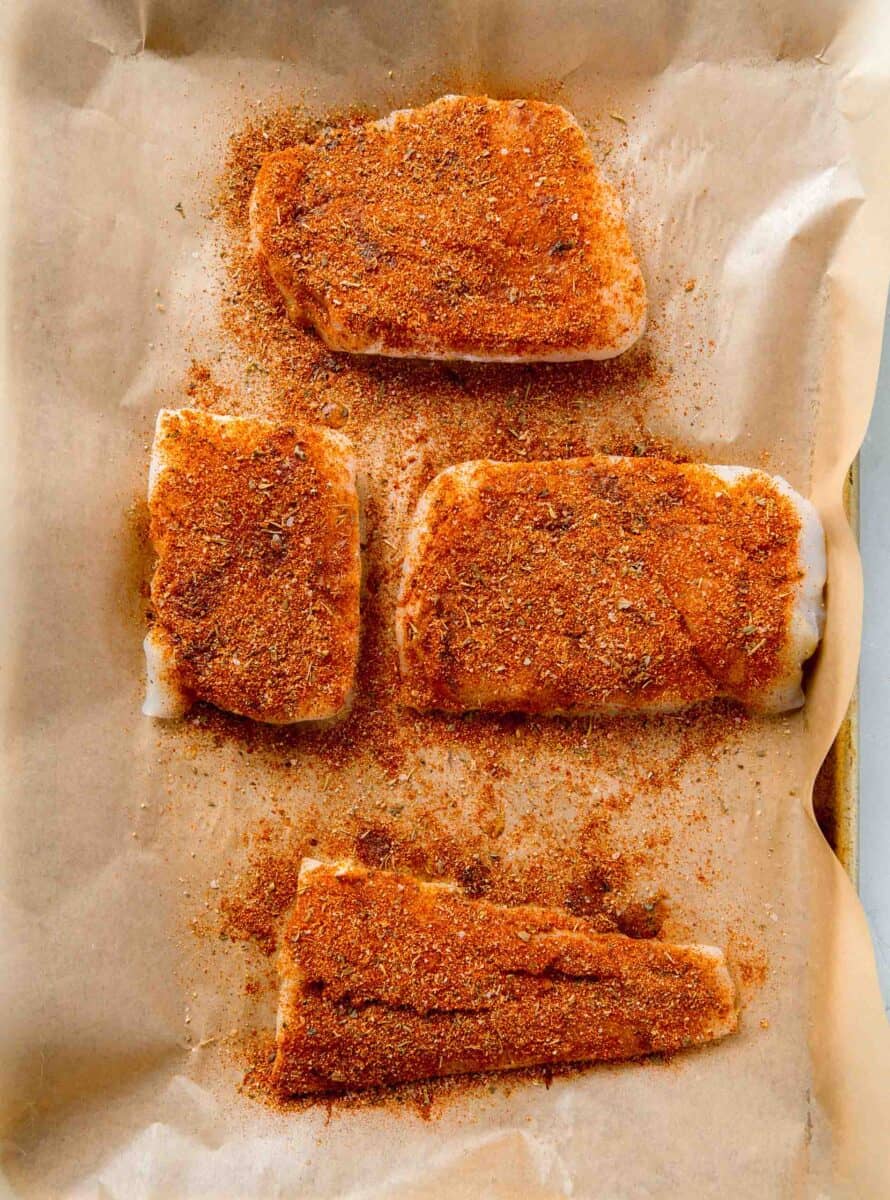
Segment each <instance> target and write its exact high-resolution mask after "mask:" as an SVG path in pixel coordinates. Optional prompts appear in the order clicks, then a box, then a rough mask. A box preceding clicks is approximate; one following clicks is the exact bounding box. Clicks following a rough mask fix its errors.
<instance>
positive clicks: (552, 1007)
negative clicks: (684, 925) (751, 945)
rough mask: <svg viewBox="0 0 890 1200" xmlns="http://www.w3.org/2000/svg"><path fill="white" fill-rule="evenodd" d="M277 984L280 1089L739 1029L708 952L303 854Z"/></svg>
mask: <svg viewBox="0 0 890 1200" xmlns="http://www.w3.org/2000/svg"><path fill="white" fill-rule="evenodd" d="M279 975H280V981H281V992H280V999H279V1007H278V1018H277V1043H278V1044H277V1053H276V1057H275V1062H274V1064H273V1068H272V1075H271V1079H272V1084H273V1086H274V1087H275V1088H277V1089H278V1090H279V1091H281V1092H283V1093H284V1094H288V1093H305V1092H314V1091H322V1092H330V1091H335V1092H336V1091H341V1092H342V1091H345V1090H346V1089H348V1088H368V1087H375V1086H376V1087H379V1086H381V1085H386V1084H392V1083H403V1082H405V1081H409V1080H415V1079H428V1078H431V1077H433V1078H434V1077H439V1076H442V1075H454V1074H462V1073H467V1072H478V1071H480V1070H482V1071H485V1070H509V1069H511V1068H516V1067H523V1066H528V1065H529V1064H535V1065H540V1064H544V1065H546V1066H549V1067H553V1066H555V1065H556V1064H558V1063H561V1062H569V1063H579V1062H584V1061H585V1060H587V1061H610V1060H613V1059H623V1058H640V1057H641V1056H643V1055H646V1054H653V1053H658V1052H671V1051H677V1050H684V1049H688V1048H689V1047H690V1046H694V1045H698V1044H700V1043H702V1042H708V1041H711V1040H712V1039H715V1038H720V1037H725V1036H726V1035H727V1034H729V1033H732V1032H733V1030H734V1029H735V1028H736V1022H737V1006H736V997H735V987H734V985H733V983H732V980H731V978H730V975H729V972H728V971H727V969H726V964H725V961H724V959H723V955H722V953H721V952H720V951H719V950H717V949H716V948H715V947H713V946H689V945H685V946H678V945H675V944H673V943H670V942H661V941H658V940H657V939H654V938H649V939H643V940H641V939H635V938H630V937H626V936H625V935H623V934H616V933H611V934H602V933H598V932H596V931H595V930H594V929H593V928H592V927H591V925H590V924H588V922H587V921H585V920H584V919H583V918H581V917H573V916H571V914H569V913H567V912H564V911H560V910H559V909H553V908H542V907H540V906H538V905H531V904H528V905H519V906H514V907H506V906H503V905H495V904H491V903H489V902H487V901H485V900H483V899H480V898H471V897H469V896H467V895H465V894H463V893H462V892H461V890H460V889H459V888H457V887H455V886H454V885H453V884H448V883H429V882H425V881H423V880H418V879H415V878H414V877H413V876H410V875H398V874H395V873H393V872H390V871H381V870H379V869H373V868H372V869H369V868H367V867H365V866H363V865H362V864H360V863H356V862H340V863H323V862H319V861H318V860H313V859H304V860H303V863H302V864H301V867H300V875H299V887H298V892H297V898H296V900H295V902H294V906H293V909H292V911H291V914H290V916H289V917H288V921H287V926H286V928H285V930H284V933H283V935H282V951H281V959H280V963H279Z"/></svg>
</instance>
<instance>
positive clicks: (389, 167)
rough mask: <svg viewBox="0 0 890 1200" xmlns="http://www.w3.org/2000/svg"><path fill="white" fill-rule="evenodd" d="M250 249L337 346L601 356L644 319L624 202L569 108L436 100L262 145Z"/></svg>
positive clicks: (481, 355) (491, 355) (625, 342)
mask: <svg viewBox="0 0 890 1200" xmlns="http://www.w3.org/2000/svg"><path fill="white" fill-rule="evenodd" d="M250 221H251V232H252V237H253V241H254V245H255V247H256V249H257V251H258V252H259V254H260V256H261V257H262V259H263V260H264V261H265V263H266V265H267V267H268V269H269V272H270V273H271V275H272V278H273V279H274V281H275V283H276V284H277V286H278V288H279V290H280V291H281V293H282V295H283V296H284V298H285V300H286V302H287V306H288V311H289V313H290V316H291V318H292V319H293V320H294V321H297V322H301V323H305V324H308V325H311V326H314V328H315V329H316V330H317V331H318V333H319V334H320V335H321V337H322V338H323V339H324V341H325V342H326V343H327V344H328V346H330V347H331V349H334V350H346V351H350V352H352V353H356V354H384V355H393V356H400V357H411V358H444V359H477V360H481V361H501V362H540V361H551V362H553V361H555V362H564V361H571V360H575V359H603V358H612V357H613V356H615V355H617V354H621V353H622V352H623V351H624V350H627V349H628V347H629V346H631V345H632V344H633V343H634V342H635V341H636V340H637V338H639V337H640V335H641V334H642V333H643V331H644V329H645V325H646V311H647V302H646V288H645V284H644V282H643V275H642V272H641V270H640V265H639V263H638V261H637V258H636V255H635V254H634V250H633V247H632V245H631V242H630V237H629V235H628V231H627V227H626V225H625V221H624V216H623V213H622V208H621V204H620V202H619V200H618V197H617V195H616V194H615V192H614V190H613V189H612V188H611V187H610V185H609V184H608V183H606V181H605V180H604V179H603V178H602V177H601V176H600V174H599V171H598V170H597V167H596V164H595V163H594V160H593V156H592V154H591V152H590V148H589V147H588V145H587V141H586V139H585V137H584V133H583V131H582V130H581V128H580V126H579V125H578V123H577V121H576V120H575V118H574V117H573V116H572V115H571V114H570V113H568V112H567V111H566V110H565V109H564V108H560V107H559V106H557V105H554V104H544V103H542V102H540V101H537V100H510V101H507V100H490V99H488V98H487V97H484V96H483V97H478V96H472V97H471V96H444V97H442V98H441V99H439V100H436V101H435V102H434V103H432V104H428V105H426V106H425V107H423V108H416V109H405V110H402V111H399V112H395V113H392V114H391V115H390V116H389V117H387V118H385V119H384V120H381V121H372V122H370V123H367V124H364V125H353V126H348V127H345V128H341V129H331V130H328V131H327V132H326V133H325V134H324V135H323V136H322V137H321V138H320V139H319V140H318V141H317V142H315V143H313V144H311V145H299V146H294V147H293V148H291V149H288V150H284V151H279V152H276V153H273V154H270V155H268V156H267V157H266V159H265V160H264V162H263V164H262V166H261V169H260V171H259V174H258V176H257V179H256V184H255V186H254V190H253V195H252V199H251V206H250Z"/></svg>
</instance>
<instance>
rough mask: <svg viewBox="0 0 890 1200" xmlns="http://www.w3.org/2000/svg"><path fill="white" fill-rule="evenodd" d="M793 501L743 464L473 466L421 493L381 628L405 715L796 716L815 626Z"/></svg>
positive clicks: (814, 594) (808, 518) (817, 568)
mask: <svg viewBox="0 0 890 1200" xmlns="http://www.w3.org/2000/svg"><path fill="white" fill-rule="evenodd" d="M824 584H825V544H824V535H823V532H822V526H821V523H820V521H819V517H818V515H817V514H816V511H815V509H814V508H813V506H812V504H810V503H809V501H807V500H805V499H804V498H803V497H801V496H799V495H798V494H797V493H796V492H794V491H793V490H792V489H791V488H790V487H789V486H788V484H787V483H785V481H784V480H782V479H780V478H777V477H774V476H769V475H766V474H764V473H763V472H762V471H756V470H751V469H748V468H744V467H710V466H704V465H699V464H675V463H671V462H666V461H663V460H659V459H651V458H616V457H610V456H600V457H591V458H577V459H563V460H558V461H553V462H531V463H529V462H514V463H504V462H492V461H488V460H481V461H476V462H467V463H462V464H460V465H459V466H455V467H450V468H448V469H447V470H445V471H443V472H442V473H441V474H440V475H438V476H437V477H436V478H435V479H434V480H433V481H432V482H431V483H430V485H429V487H428V488H427V490H426V492H425V493H424V495H423V496H422V498H421V500H420V503H419V505H418V507H417V510H416V513H415V516H414V519H413V523H412V526H411V528H410V531H409V535H408V541H407V545H406V551H405V560H404V571H403V578H402V584H401V591H400V596H399V602H398V608H397V614H396V638H397V643H398V649H399V658H400V666H401V672H402V677H403V685H404V692H405V699H406V701H407V703H408V704H409V705H411V706H412V707H414V708H417V709H421V710H424V709H440V710H445V711H450V712H461V711H465V710H471V709H487V710H490V711H497V712H509V711H514V712H525V713H534V714H565V715H588V714H590V715H595V714H600V713H603V714H608V713H614V712H618V711H634V712H670V711H676V710H678V709H681V708H683V707H685V706H687V705H691V704H694V703H697V702H699V701H704V700H711V699H714V698H718V697H723V698H730V699H734V700H737V701H740V702H741V703H743V704H745V705H746V706H748V707H749V708H751V709H752V710H756V711H762V712H780V711H783V710H786V709H792V708H796V707H799V706H800V705H801V704H802V703H803V691H802V688H801V681H802V668H803V664H804V662H805V661H806V659H807V658H809V656H810V655H811V654H812V653H813V652H814V650H815V649H816V646H817V645H818V642H819V638H820V636H821V630H822V622H823V602H822V595H823V588H824Z"/></svg>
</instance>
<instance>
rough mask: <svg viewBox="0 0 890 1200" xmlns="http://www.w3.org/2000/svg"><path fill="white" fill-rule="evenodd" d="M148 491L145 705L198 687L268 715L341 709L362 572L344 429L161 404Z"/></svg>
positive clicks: (224, 703)
mask: <svg viewBox="0 0 890 1200" xmlns="http://www.w3.org/2000/svg"><path fill="white" fill-rule="evenodd" d="M148 503H149V510H150V515H151V538H152V542H153V544H154V547H155V550H156V551H157V556H158V558H157V566H156V568H155V573H154V577H153V579H152V585H151V597H152V602H153V607H154V623H153V624H152V627H151V630H150V631H149V634H148V636H147V637H146V639H145V657H146V663H147V668H148V687H147V691H146V698H145V704H144V706H143V712H144V713H146V715H148V716H151V717H176V716H181V715H182V714H183V713H184V712H185V711H186V710H187V709H188V707H189V706H190V705H191V703H192V702H193V701H194V700H196V699H197V700H206V701H209V702H210V703H211V704H215V705H216V706H217V707H218V708H223V709H226V710H227V711H228V712H233V713H241V714H242V715H244V716H247V717H252V718H253V719H254V720H256V721H266V722H269V723H271V724H276V725H277V724H287V723H291V722H294V721H317V720H323V719H327V718H331V717H337V716H340V715H341V714H343V713H344V712H345V711H346V710H347V709H348V707H349V705H350V702H351V699H352V692H353V686H354V679H355V668H356V659H357V655H358V639H359V590H360V583H361V563H360V550H359V507H358V497H357V494H356V481H355V458H354V455H353V450H352V445H351V443H350V442H349V441H348V440H347V439H346V438H345V437H344V436H343V435H342V434H339V433H334V432H332V431H330V430H327V429H312V428H298V427H295V426H289V425H288V426H285V425H274V424H272V423H271V422H269V421H263V420H259V419H257V418H253V417H249V418H248V417H217V416H212V415H211V414H209V413H206V412H199V411H196V410H193V409H180V410H179V411H173V410H170V409H162V410H161V412H160V413H159V415H158V421H157V427H156V430H155V438H154V445H153V447H152V454H151V467H150V471H149V481H148Z"/></svg>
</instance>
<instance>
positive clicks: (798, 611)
mask: <svg viewBox="0 0 890 1200" xmlns="http://www.w3.org/2000/svg"><path fill="white" fill-rule="evenodd" d="M708 469H709V470H710V471H712V472H713V474H715V475H716V476H717V477H718V478H720V479H722V480H724V481H725V482H727V483H730V484H734V483H737V482H738V481H739V480H741V479H743V478H745V477H748V476H752V475H758V476H760V477H761V478H763V479H765V480H767V481H768V482H769V483H770V484H772V486H773V487H774V488H775V489H776V491H778V492H780V493H781V495H783V496H785V497H786V498H787V499H788V500H789V501H790V502H791V504H792V505H793V506H794V508H795V510H796V512H797V515H798V517H799V519H800V533H799V535H798V542H797V558H798V564H799V567H800V573H801V578H800V580H799V581H798V583H797V586H796V588H795V593H794V601H793V603H792V607H791V612H790V615H789V618H788V628H787V630H786V636H785V645H784V653H783V664H784V668H785V670H784V674H783V677H782V678H780V679H779V680H777V682H776V684H775V686H774V687H773V688H772V690H771V691H769V692H767V693H766V694H764V695H763V696H761V697H760V699H759V701H758V707H759V708H760V709H761V710H762V711H764V712H769V713H779V712H789V711H791V710H792V709H795V708H800V707H801V706H802V705H803V702H804V693H803V687H802V682H803V668H804V663H806V661H807V659H809V658H810V657H811V656H812V655H813V654H814V653H815V651H816V648H817V647H818V645H819V642H820V641H821V639H822V631H823V629H824V627H825V600H824V592H825V583H826V579H827V561H826V555H825V531H824V530H823V528H822V521H821V520H820V518H819V514H818V512H817V511H816V507H815V505H814V504H813V503H812V502H811V501H810V500H807V499H806V498H805V497H804V496H801V495H800V493H799V492H796V491H795V490H794V488H793V487H792V486H791V484H790V483H788V481H787V480H786V479H783V478H782V476H781V475H770V474H768V473H767V472H765V471H759V470H756V469H755V468H753V467H709V468H708Z"/></svg>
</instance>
